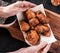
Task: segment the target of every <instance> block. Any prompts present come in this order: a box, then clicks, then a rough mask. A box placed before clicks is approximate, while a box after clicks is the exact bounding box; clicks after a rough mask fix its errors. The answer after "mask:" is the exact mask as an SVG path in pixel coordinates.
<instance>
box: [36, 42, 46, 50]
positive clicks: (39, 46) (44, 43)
mask: <svg viewBox="0 0 60 53" xmlns="http://www.w3.org/2000/svg"><path fill="white" fill-rule="evenodd" d="M46 45H47V42H41V43H40V44H39V45H37V46H36V50H37V51H39V50H41V49H42V48H44V47H45V46H46Z"/></svg>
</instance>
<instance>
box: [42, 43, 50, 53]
mask: <svg viewBox="0 0 60 53" xmlns="http://www.w3.org/2000/svg"><path fill="white" fill-rule="evenodd" d="M50 46H51V44H48V45H47V46H46V47H45V48H44V49H43V51H42V53H47V52H48V50H49V49H50Z"/></svg>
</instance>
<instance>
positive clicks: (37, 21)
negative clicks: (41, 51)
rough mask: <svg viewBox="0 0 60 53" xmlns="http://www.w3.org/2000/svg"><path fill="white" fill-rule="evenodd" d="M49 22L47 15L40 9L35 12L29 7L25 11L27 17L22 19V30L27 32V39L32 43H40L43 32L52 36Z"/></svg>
mask: <svg viewBox="0 0 60 53" xmlns="http://www.w3.org/2000/svg"><path fill="white" fill-rule="evenodd" d="M48 22H49V20H48V18H47V16H45V15H44V14H43V13H41V12H40V11H37V12H33V11H32V10H30V9H29V10H27V11H26V12H25V18H24V20H22V21H21V30H22V31H24V32H25V33H26V34H27V36H26V39H27V40H28V42H29V43H30V44H32V45H35V44H38V42H39V40H40V36H41V34H42V35H43V36H46V37H49V36H50V28H49V26H48V25H47V24H48Z"/></svg>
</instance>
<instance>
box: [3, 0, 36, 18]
mask: <svg viewBox="0 0 60 53" xmlns="http://www.w3.org/2000/svg"><path fill="white" fill-rule="evenodd" d="M34 6H36V5H35V4H33V3H31V2H27V1H17V2H16V3H13V4H11V5H8V6H6V7H4V8H3V12H4V13H5V15H4V17H9V16H13V15H16V14H17V13H18V12H19V11H25V10H27V9H29V8H31V7H34Z"/></svg>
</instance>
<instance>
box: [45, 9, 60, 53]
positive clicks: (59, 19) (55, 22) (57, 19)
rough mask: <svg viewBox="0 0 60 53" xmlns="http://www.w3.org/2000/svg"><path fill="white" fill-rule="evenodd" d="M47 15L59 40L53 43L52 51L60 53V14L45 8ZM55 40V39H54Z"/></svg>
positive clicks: (52, 52)
mask: <svg viewBox="0 0 60 53" xmlns="http://www.w3.org/2000/svg"><path fill="white" fill-rule="evenodd" d="M45 12H46V15H47V16H48V18H49V19H50V23H49V24H50V26H51V29H52V31H53V33H54V36H55V37H56V39H57V41H56V42H55V43H53V44H52V45H51V48H50V50H49V51H50V52H51V53H60V14H56V13H54V12H52V11H50V10H47V9H45ZM52 41H53V40H52Z"/></svg>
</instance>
